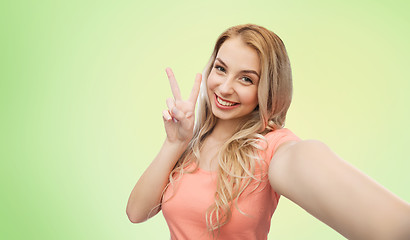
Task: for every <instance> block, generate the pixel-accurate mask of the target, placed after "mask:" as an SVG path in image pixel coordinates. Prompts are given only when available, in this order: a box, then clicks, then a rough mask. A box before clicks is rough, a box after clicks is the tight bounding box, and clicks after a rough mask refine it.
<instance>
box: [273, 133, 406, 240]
mask: <svg viewBox="0 0 410 240" xmlns="http://www.w3.org/2000/svg"><path fill="white" fill-rule="evenodd" d="M269 181H270V184H271V186H272V187H273V189H275V191H277V192H278V193H279V194H281V195H283V196H285V197H287V198H289V199H290V200H291V201H293V202H295V203H296V204H298V205H299V206H301V207H302V208H304V209H305V210H306V211H307V212H309V213H310V214H312V215H313V216H315V217H316V218H318V219H319V220H321V221H322V222H324V223H326V224H327V225H329V226H330V227H332V228H333V229H335V230H336V231H338V232H339V233H340V234H342V235H343V236H345V237H346V238H348V239H372V240H376V239H386V240H387V239H389V240H394V239H397V240H401V239H403V240H405V239H410V205H409V204H408V203H407V202H405V201H403V200H402V199H400V198H398V197H397V196H396V195H394V194H393V193H391V192H390V191H388V190H387V189H385V188H384V187H383V186H381V185H380V184H378V183H377V182H375V181H374V180H373V179H371V178H369V177H368V176H367V175H365V174H364V173H362V172H360V171H359V170H358V169H356V168H355V167H353V166H352V165H350V164H349V163H347V162H346V161H344V160H342V159H341V158H340V157H339V156H337V155H336V154H335V153H333V152H332V151H331V150H330V149H329V148H328V147H327V146H326V145H325V144H323V143H321V142H319V141H315V140H305V141H300V142H287V143H284V144H283V145H282V146H280V148H279V149H278V151H277V152H276V153H275V155H274V157H273V159H272V161H271V164H270V167H269Z"/></svg>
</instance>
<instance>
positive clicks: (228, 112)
mask: <svg viewBox="0 0 410 240" xmlns="http://www.w3.org/2000/svg"><path fill="white" fill-rule="evenodd" d="M259 61H260V60H259V55H258V53H257V52H256V50H254V49H253V48H251V47H250V46H248V45H246V44H245V43H244V42H243V41H242V40H241V38H240V37H235V38H231V39H228V40H226V41H225V42H224V43H223V44H222V46H221V48H220V49H219V51H218V54H217V56H216V59H215V62H214V64H213V67H212V70H211V72H210V74H209V77H208V80H207V92H208V97H209V102H210V103H211V109H212V113H213V114H214V115H215V117H217V118H218V119H221V120H236V119H240V118H242V117H244V116H246V115H248V114H249V113H251V112H252V111H253V110H254V109H255V108H256V106H258V83H259V78H260V72H261V68H260V63H259Z"/></svg>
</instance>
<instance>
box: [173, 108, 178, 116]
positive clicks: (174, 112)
mask: <svg viewBox="0 0 410 240" xmlns="http://www.w3.org/2000/svg"><path fill="white" fill-rule="evenodd" d="M172 113H173V114H175V115H176V114H178V113H179V111H178V109H177V108H176V107H174V108H173V109H172Z"/></svg>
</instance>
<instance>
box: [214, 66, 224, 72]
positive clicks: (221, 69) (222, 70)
mask: <svg viewBox="0 0 410 240" xmlns="http://www.w3.org/2000/svg"><path fill="white" fill-rule="evenodd" d="M215 68H216V69H217V70H218V71H221V72H225V68H224V67H221V66H218V65H217V66H215Z"/></svg>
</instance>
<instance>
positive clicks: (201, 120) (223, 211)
mask: <svg viewBox="0 0 410 240" xmlns="http://www.w3.org/2000/svg"><path fill="white" fill-rule="evenodd" d="M236 37H240V39H242V41H243V42H244V43H246V44H247V45H248V46H250V47H252V48H253V49H255V50H256V52H257V53H258V55H259V58H260V66H261V77H260V80H259V86H258V106H257V107H256V108H255V109H254V111H253V112H252V113H250V114H249V115H248V116H246V119H244V120H243V123H242V124H238V128H237V129H236V131H235V134H234V135H233V136H232V137H231V138H230V139H228V140H227V141H226V142H225V143H224V144H223V146H222V147H221V150H220V152H219V154H218V157H217V160H218V163H219V166H218V170H217V176H218V178H217V190H216V193H215V201H214V203H213V204H212V205H211V206H209V208H208V211H207V214H206V223H207V227H208V231H209V232H210V233H212V234H214V233H215V231H216V230H217V232H219V230H220V228H221V227H222V226H223V225H225V224H227V223H228V222H229V220H230V218H231V216H232V210H231V207H232V204H234V205H235V206H236V207H237V201H238V198H239V196H240V195H241V194H242V193H243V191H244V190H245V188H246V187H247V186H249V184H250V182H251V181H252V180H256V181H259V182H260V181H261V179H262V176H261V175H259V174H258V176H256V175H255V169H256V168H257V166H258V164H263V161H262V159H260V157H259V155H258V151H259V150H261V149H260V148H261V147H260V144H259V141H260V140H261V139H262V140H264V137H263V136H264V135H265V134H266V133H268V132H270V131H273V130H275V129H279V128H282V127H283V126H284V123H285V119H286V113H287V111H288V108H289V106H290V103H291V99H292V74H291V68H290V63H289V58H288V55H287V52H286V49H285V46H284V44H283V42H282V40H281V39H280V38H279V37H278V36H277V35H276V34H275V33H273V32H271V31H269V30H268V29H266V28H264V27H261V26H257V25H253V24H246V25H238V26H234V27H231V28H229V29H227V30H226V31H225V32H223V33H222V34H221V35H220V36H219V38H218V40H217V41H216V44H215V47H214V50H213V53H212V56H211V58H210V59H209V62H208V64H207V65H206V67H205V69H204V72H203V82H202V86H201V92H200V96H199V99H198V108H197V118H196V123H195V127H194V136H193V138H192V140H191V141H190V143H189V146H188V148H187V149H186V150H185V152H184V153H183V154H182V156H181V157H180V158H179V160H178V162H177V163H176V165H175V167H174V169H173V170H172V172H171V173H170V176H169V181H170V183H169V184H173V183H174V181H175V180H176V178H178V176H181V175H182V174H184V173H188V174H189V173H192V172H194V171H196V169H197V167H198V165H199V160H198V159H200V152H201V147H202V144H203V142H204V140H205V138H206V137H207V136H208V135H209V134H210V133H211V132H212V131H213V129H214V127H215V124H216V122H217V119H216V117H215V116H214V115H213V114H212V111H211V105H210V102H209V98H208V96H207V91H206V82H207V79H208V76H209V74H210V72H211V70H212V68H213V66H214V62H215V58H216V56H217V54H218V51H219V49H220V47H221V46H222V44H223V43H224V42H225V41H226V40H228V39H230V38H236ZM193 163H195V164H194V165H195V166H196V167H195V169H194V170H191V171H187V170H186V169H187V167H188V166H190V165H191V164H193ZM238 210H239V209H238ZM240 212H241V213H242V214H245V213H243V212H242V211H240ZM214 236H215V235H214Z"/></svg>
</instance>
